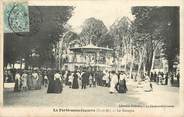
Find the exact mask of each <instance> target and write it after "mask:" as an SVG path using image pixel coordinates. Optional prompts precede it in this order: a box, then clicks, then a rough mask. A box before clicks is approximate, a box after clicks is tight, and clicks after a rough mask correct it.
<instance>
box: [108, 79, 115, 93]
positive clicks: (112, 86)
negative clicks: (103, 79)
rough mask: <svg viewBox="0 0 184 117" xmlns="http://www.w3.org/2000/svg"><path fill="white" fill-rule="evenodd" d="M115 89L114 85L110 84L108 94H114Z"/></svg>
mask: <svg viewBox="0 0 184 117" xmlns="http://www.w3.org/2000/svg"><path fill="white" fill-rule="evenodd" d="M115 87H116V83H113V82H111V83H110V88H109V92H111V93H115V92H116V88H115Z"/></svg>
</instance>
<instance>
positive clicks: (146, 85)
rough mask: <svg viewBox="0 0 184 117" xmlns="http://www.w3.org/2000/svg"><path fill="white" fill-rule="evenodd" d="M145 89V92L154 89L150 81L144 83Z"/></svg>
mask: <svg viewBox="0 0 184 117" xmlns="http://www.w3.org/2000/svg"><path fill="white" fill-rule="evenodd" d="M144 91H145V92H150V91H152V88H151V86H150V82H145V83H144Z"/></svg>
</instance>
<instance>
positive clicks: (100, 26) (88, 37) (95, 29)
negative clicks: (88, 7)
mask: <svg viewBox="0 0 184 117" xmlns="http://www.w3.org/2000/svg"><path fill="white" fill-rule="evenodd" d="M106 33H107V28H106V26H105V25H104V23H103V22H102V21H101V20H98V19H95V18H93V17H91V18H88V19H86V20H85V21H84V24H83V25H82V31H81V33H80V39H81V40H82V41H83V42H84V43H85V45H86V44H89V42H90V41H91V42H92V43H93V44H95V45H98V44H100V43H101V40H102V39H103V37H104V36H105V34H106Z"/></svg>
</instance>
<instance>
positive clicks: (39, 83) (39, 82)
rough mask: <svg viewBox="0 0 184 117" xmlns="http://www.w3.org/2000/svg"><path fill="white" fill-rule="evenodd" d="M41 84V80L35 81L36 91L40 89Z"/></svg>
mask: <svg viewBox="0 0 184 117" xmlns="http://www.w3.org/2000/svg"><path fill="white" fill-rule="evenodd" d="M41 84H42V81H41V79H38V80H37V87H36V89H41Z"/></svg>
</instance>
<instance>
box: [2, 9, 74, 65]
mask: <svg viewBox="0 0 184 117" xmlns="http://www.w3.org/2000/svg"><path fill="white" fill-rule="evenodd" d="M72 10H73V7H71V6H62V7H59V6H53V7H52V6H50V7H45V6H30V7H29V17H30V18H29V19H30V32H27V33H18V34H15V33H7V34H5V38H4V40H5V43H4V47H5V51H4V58H5V66H6V65H7V64H8V63H15V62H16V61H19V60H21V59H22V58H24V59H25V63H26V66H27V68H28V66H30V65H31V56H30V55H31V54H32V53H31V52H32V51H33V50H35V51H36V52H37V53H38V54H39V58H38V59H37V61H38V63H39V64H37V66H38V67H41V66H43V67H44V66H47V67H49V66H53V63H54V61H55V60H54V55H53V48H54V47H56V44H57V42H58V41H59V39H60V35H62V34H63V33H64V32H65V31H66V30H67V29H66V28H65V27H64V25H65V24H66V22H67V21H68V20H69V19H70V17H71V16H72ZM18 53H20V54H18ZM20 58H21V59H20Z"/></svg>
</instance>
